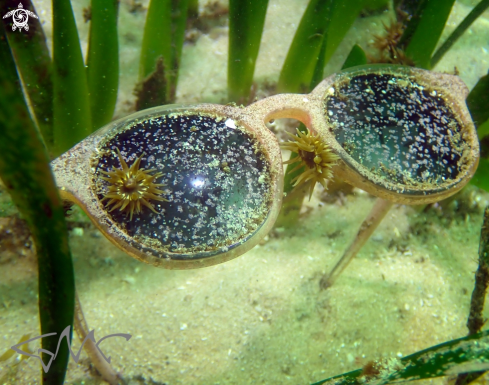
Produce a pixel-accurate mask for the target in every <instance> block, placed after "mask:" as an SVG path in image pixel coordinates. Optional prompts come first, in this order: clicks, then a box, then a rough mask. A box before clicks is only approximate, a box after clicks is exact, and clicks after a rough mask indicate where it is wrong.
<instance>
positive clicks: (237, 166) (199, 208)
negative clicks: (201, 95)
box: [94, 113, 271, 259]
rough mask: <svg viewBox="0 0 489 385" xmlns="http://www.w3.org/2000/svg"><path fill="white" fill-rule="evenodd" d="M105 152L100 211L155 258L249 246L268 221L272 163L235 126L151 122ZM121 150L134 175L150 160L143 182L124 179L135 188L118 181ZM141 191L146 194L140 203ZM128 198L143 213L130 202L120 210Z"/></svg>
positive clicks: (119, 135) (202, 118)
mask: <svg viewBox="0 0 489 385" xmlns="http://www.w3.org/2000/svg"><path fill="white" fill-rule="evenodd" d="M99 149H100V153H99V155H98V156H97V158H96V159H95V161H94V162H95V164H94V166H95V173H94V183H95V185H96V189H97V195H98V198H99V200H101V201H102V200H103V201H102V203H101V204H102V205H104V206H105V207H106V209H107V211H108V212H109V215H110V216H111V218H112V220H113V221H114V222H116V223H117V225H118V226H119V227H121V228H123V229H125V231H126V232H127V233H128V235H130V236H131V237H133V238H134V239H135V240H136V241H139V242H140V243H141V244H142V246H145V247H146V248H148V247H150V248H151V252H152V253H156V254H157V252H160V253H163V254H164V253H165V252H170V253H178V254H180V255H182V258H184V259H186V258H202V256H203V255H204V256H212V255H215V254H218V253H221V252H225V251H227V250H229V249H231V248H233V247H235V246H238V245H239V244H241V243H243V242H244V241H246V240H247V239H249V238H250V237H251V236H252V235H253V234H254V233H255V232H256V231H257V229H259V227H260V226H261V225H262V223H263V222H264V221H265V219H266V218H267V215H268V212H269V206H270V200H271V186H270V177H269V172H268V167H267V161H266V158H265V156H264V154H263V151H262V149H261V147H260V145H259V143H258V141H257V140H256V139H255V138H253V137H252V136H251V135H250V134H248V133H247V132H245V131H244V130H243V129H242V128H240V127H236V125H235V122H234V121H233V120H231V119H227V120H226V119H220V118H215V117H212V116H206V115H201V114H195V113H194V114H191V115H180V114H179V115H176V114H175V115H169V116H162V117H157V118H151V119H147V120H143V121H139V122H134V123H130V124H128V125H127V126H124V127H122V128H120V129H117V130H116V132H115V133H110V132H109V134H108V135H107V138H106V139H104V140H103V142H102V143H101V144H100V147H99ZM117 150H119V151H120V152H121V154H122V156H123V158H124V160H125V162H126V163H127V166H128V168H130V167H131V166H133V165H134V163H135V162H136V160H137V158H138V157H140V156H141V155H142V154H143V153H144V154H145V155H143V156H142V159H141V162H140V165H139V167H138V169H139V170H140V171H139V172H140V174H139V176H137V175H136V174H135V173H136V170H135V169H134V170H132V174H131V171H130V170H129V171H128V172H126V174H128V173H129V174H131V175H132V177H133V178H134V180H132V181H127V180H128V179H129V178H127V177H126V181H125V182H124V181H119V182H117V178H118V175H119V177H120V179H124V176H123V172H122V171H121V172H117V171H116V169H121V168H122V167H121V163H120V160H119V157H118V155H117ZM142 169H144V170H143V171H141V170H142ZM142 173H145V175H142ZM155 175H156V176H157V177H156V178H154V179H152V180H151V181H150V182H148V180H149V179H151V178H152V176H155ZM103 178H106V179H111V180H110V181H107V180H106V179H103ZM148 178H149V179H148ZM151 183H152V184H151ZM117 184H118V186H117ZM138 184H139V189H140V190H144V191H143V192H142V193H141V192H137V191H136V192H137V194H139V195H137V194H136V195H134V193H135V190H134V189H135V188H136V189H137V188H138V187H137V185H138ZM144 184H146V185H145V186H144ZM156 184H158V185H159V186H156ZM114 185H116V187H113V186H114ZM111 186H112V187H111ZM135 186H136V187H135ZM155 188H156V189H157V190H159V191H160V193H154V189H155ZM131 189H132V190H131ZM109 190H111V191H112V193H111V192H110V191H109ZM151 191H153V193H151ZM124 194H126V195H125V196H126V198H124V197H123V195H124ZM131 194H132V195H131ZM145 194H146V195H145ZM151 194H152V195H151ZM116 195H120V196H121V199H119V198H117V197H116V198H114V196H116ZM127 196H129V198H131V196H132V197H133V198H134V199H135V200H139V201H140V204H141V207H140V210H138V207H137V203H130V202H129V203H128V204H127V205H126V206H125V207H124V208H122V207H123V205H122V204H120V201H121V200H122V199H126V200H127ZM155 196H157V197H158V198H163V199H166V200H168V201H163V200H161V199H156V198H154V197H155ZM105 197H107V198H105ZM104 198H105V199H104ZM136 198H137V199H136ZM113 199H115V200H113ZM131 199H132V198H131ZM143 199H144V200H146V202H147V203H149V204H150V205H151V206H152V207H153V209H152V208H151V207H149V206H148V205H146V204H145V203H144V202H143V201H142V200H143ZM131 207H132V208H131ZM110 210H112V211H110ZM131 211H132V212H131ZM131 214H132V219H130V215H131ZM185 254H187V255H185ZM190 254H191V255H190ZM189 255H190V256H189ZM172 258H173V259H178V255H177V256H172Z"/></svg>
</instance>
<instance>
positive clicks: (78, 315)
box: [73, 293, 125, 385]
mask: <svg viewBox="0 0 489 385" xmlns="http://www.w3.org/2000/svg"><path fill="white" fill-rule="evenodd" d="M75 299H76V303H75V319H74V322H73V326H74V329H75V331H76V334H78V338H79V339H80V342H81V343H83V342H84V341H85V344H84V346H83V347H84V348H85V352H86V353H87V355H88V357H89V358H90V360H91V361H92V364H93V365H94V366H95V368H96V369H97V370H98V372H99V373H100V375H101V376H102V378H103V379H104V380H105V381H107V382H108V383H109V384H110V385H120V384H123V385H124V384H125V381H124V380H122V379H121V378H120V377H119V376H118V375H117V374H116V373H115V371H114V369H112V366H110V364H109V363H108V362H107V361H106V360H105V359H104V358H103V357H102V356H101V354H100V351H99V350H98V349H97V347H96V345H95V342H93V341H92V340H91V339H90V338H87V336H88V334H89V331H88V324H87V321H86V319H85V315H84V314H83V310H82V307H81V303H80V299H79V298H78V293H76V294H75Z"/></svg>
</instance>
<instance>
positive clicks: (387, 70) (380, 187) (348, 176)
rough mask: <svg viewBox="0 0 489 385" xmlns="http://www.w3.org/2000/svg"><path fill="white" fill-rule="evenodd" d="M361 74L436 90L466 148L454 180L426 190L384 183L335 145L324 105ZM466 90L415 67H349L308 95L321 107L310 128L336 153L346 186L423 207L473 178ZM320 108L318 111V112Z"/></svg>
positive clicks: (474, 147) (473, 142)
mask: <svg viewBox="0 0 489 385" xmlns="http://www.w3.org/2000/svg"><path fill="white" fill-rule="evenodd" d="M365 74H389V75H393V76H396V77H406V78H409V79H410V81H413V82H416V83H417V84H419V85H421V86H424V87H429V88H430V89H434V90H437V91H440V92H441V93H442V94H443V98H444V99H445V101H446V104H447V105H449V106H450V107H451V109H452V111H453V112H454V115H455V116H456V117H457V120H458V121H459V123H460V126H461V127H462V133H463V138H464V141H465V143H466V144H467V146H468V152H467V154H466V156H467V157H468V158H467V159H468V161H467V164H466V165H465V167H464V168H463V170H461V172H460V173H459V175H458V177H457V178H456V179H453V180H448V181H447V182H444V183H442V184H438V185H433V186H430V187H427V186H426V185H424V186H421V184H419V185H414V186H411V185H405V184H402V183H399V182H393V181H388V180H386V179H385V178H380V177H379V176H377V175H375V174H374V173H372V172H371V171H370V170H369V169H368V168H367V167H365V166H364V165H362V164H360V163H359V162H357V161H356V160H355V159H353V158H352V157H351V156H350V155H349V154H348V153H347V152H346V151H345V149H344V148H343V147H342V146H341V145H340V144H339V143H338V141H337V140H336V138H335V135H334V127H333V126H332V125H331V124H330V123H329V122H328V118H327V117H326V116H325V113H324V105H325V104H326V101H327V99H328V97H329V96H330V95H331V89H332V88H333V89H334V87H339V86H340V85H341V84H343V83H344V82H346V81H349V79H351V78H353V77H355V76H360V75H365ZM467 94H468V89H467V87H466V86H465V84H464V83H463V82H462V81H461V80H460V79H459V78H458V77H457V76H453V75H448V74H440V73H435V72H431V71H426V70H422V69H418V68H412V67H405V66H396V65H367V66H358V67H352V68H349V69H347V70H345V71H342V72H340V73H338V74H334V75H331V76H330V77H328V78H326V79H325V80H323V82H321V83H320V84H319V85H318V86H317V87H316V88H315V89H314V90H313V92H312V93H311V95H313V97H314V98H315V99H320V100H321V106H318V105H316V106H315V111H313V112H312V115H313V116H314V117H315V118H314V119H312V124H311V125H312V127H313V129H314V130H315V131H316V132H318V133H319V135H320V136H321V137H322V139H323V140H324V141H325V142H327V143H328V144H329V145H330V146H331V147H332V149H333V151H334V152H336V153H337V154H338V155H339V156H340V158H341V160H340V161H339V162H338V165H337V167H336V168H335V170H334V172H335V174H336V175H338V176H339V177H340V178H342V179H344V180H345V181H347V182H348V183H350V184H352V185H354V186H356V187H359V188H361V189H363V190H365V191H367V192H369V193H371V194H373V195H375V196H378V197H381V198H384V199H388V200H391V201H394V202H396V203H403V204H423V203H431V202H435V201H439V200H441V199H444V198H445V197H448V196H450V195H452V194H454V193H455V192H457V191H458V190H460V189H461V188H462V187H463V186H465V185H466V184H467V183H468V182H469V180H470V179H471V178H472V176H473V175H474V173H475V171H476V169H477V165H478V162H479V141H478V138H477V132H476V130H475V127H474V124H473V122H472V119H471V117H470V113H469V111H468V109H467V106H466V104H465V98H466V96H467ZM318 108H320V110H319V109H318Z"/></svg>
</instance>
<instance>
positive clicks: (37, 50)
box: [1, 0, 53, 151]
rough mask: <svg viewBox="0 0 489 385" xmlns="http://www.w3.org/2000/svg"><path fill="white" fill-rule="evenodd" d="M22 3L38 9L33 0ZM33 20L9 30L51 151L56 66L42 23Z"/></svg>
mask: <svg viewBox="0 0 489 385" xmlns="http://www.w3.org/2000/svg"><path fill="white" fill-rule="evenodd" d="M1 4H2V9H4V10H5V11H7V10H9V11H10V10H13V9H15V8H17V7H18V4H19V2H18V1H17V0H5V1H2V2H1ZM22 5H23V6H24V9H27V10H29V11H31V12H34V13H36V10H35V8H34V5H33V4H32V1H30V0H26V1H23V2H22ZM8 20H9V22H8V24H11V23H13V20H12V18H8ZM8 24H7V25H8ZM29 24H30V25H29V30H28V31H26V30H23V31H22V33H19V31H18V30H16V31H13V30H12V29H11V28H6V33H7V38H8V42H9V46H10V49H11V50H12V53H13V55H14V59H15V65H16V67H17V71H18V72H19V74H20V77H21V78H22V84H23V87H24V89H25V92H26V94H27V96H28V99H29V102H30V106H31V108H32V112H33V115H34V117H33V118H34V120H35V122H36V124H37V127H38V128H39V130H40V131H41V134H42V137H43V140H44V144H45V145H46V146H47V148H48V151H51V148H52V146H53V80H52V72H53V66H52V63H51V57H50V56H49V50H48V46H47V44H46V35H45V34H44V31H43V29H42V26H41V23H40V22H39V21H38V20H36V21H34V22H33V23H29ZM9 27H11V25H9Z"/></svg>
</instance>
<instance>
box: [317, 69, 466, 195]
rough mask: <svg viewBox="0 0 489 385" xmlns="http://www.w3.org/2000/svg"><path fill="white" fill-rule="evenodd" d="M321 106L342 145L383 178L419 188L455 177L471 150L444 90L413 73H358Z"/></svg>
mask: <svg viewBox="0 0 489 385" xmlns="http://www.w3.org/2000/svg"><path fill="white" fill-rule="evenodd" d="M329 92H330V95H329V96H328V97H327V98H326V102H325V109H326V116H327V118H328V120H329V123H330V124H331V126H332V127H333V130H334V134H335V137H336V139H337V140H338V142H339V143H340V145H341V146H342V147H343V148H344V149H345V151H346V152H347V153H348V154H349V155H350V156H351V157H352V158H353V159H354V160H355V161H357V162H358V163H360V164H362V165H363V166H365V167H366V168H367V169H368V170H370V172H372V173H373V174H375V175H376V176H377V177H380V178H381V179H384V180H387V181H389V182H392V183H397V184H402V185H407V186H413V187H419V186H421V185H431V186H434V185H438V184H440V183H445V182H448V181H450V180H455V179H457V177H458V176H459V174H460V173H461V172H462V170H464V168H465V167H466V164H467V162H468V161H469V160H468V159H466V158H467V157H466V156H465V154H466V153H467V152H468V150H469V148H468V146H467V144H466V142H465V140H464V137H463V134H462V129H461V124H460V122H459V120H457V118H456V116H455V114H456V112H455V111H453V110H452V108H451V106H450V104H451V103H450V102H448V101H447V99H446V98H445V95H444V94H443V91H437V90H435V89H433V88H430V87H427V86H423V85H421V84H418V83H417V82H416V81H415V79H414V77H413V76H407V75H400V76H396V75H393V74H382V73H381V74H376V73H370V74H356V75H354V76H352V77H351V78H345V79H344V80H343V81H341V82H339V83H337V85H335V86H334V87H332V88H331V89H330V90H329Z"/></svg>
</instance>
